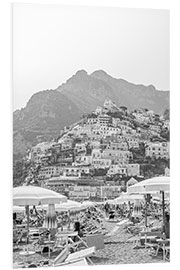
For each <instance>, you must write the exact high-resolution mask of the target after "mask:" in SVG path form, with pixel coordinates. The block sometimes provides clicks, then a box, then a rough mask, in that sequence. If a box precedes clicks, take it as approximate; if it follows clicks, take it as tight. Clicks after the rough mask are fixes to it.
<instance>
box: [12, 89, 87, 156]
mask: <svg viewBox="0 0 180 270" xmlns="http://www.w3.org/2000/svg"><path fill="white" fill-rule="evenodd" d="M81 114H82V111H81V110H80V109H79V108H78V107H77V106H76V105H75V104H74V103H73V102H72V101H71V100H69V99H68V98H67V97H66V96H64V95H63V94H61V93H59V92H57V91H55V90H46V91H41V92H38V93H36V94H34V95H33V96H32V97H31V98H30V100H29V101H28V103H27V105H26V107H25V108H23V109H21V110H17V111H15V112H14V115H13V127H14V138H13V140H14V154H18V153H22V154H23V153H24V151H25V149H26V148H27V146H30V145H32V144H33V143H37V140H38V138H39V135H41V136H43V138H44V139H48V138H49V139H51V138H53V136H57V135H58V134H59V132H60V130H61V129H62V128H63V127H64V126H67V125H69V124H72V123H74V122H75V121H77V120H79V118H80V116H81ZM20 144H21V146H20Z"/></svg>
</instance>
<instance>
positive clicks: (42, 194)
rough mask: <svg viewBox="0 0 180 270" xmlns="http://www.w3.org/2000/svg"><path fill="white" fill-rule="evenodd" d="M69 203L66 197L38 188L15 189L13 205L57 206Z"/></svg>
mask: <svg viewBox="0 0 180 270" xmlns="http://www.w3.org/2000/svg"><path fill="white" fill-rule="evenodd" d="M65 201H67V198H66V196H64V195H61V194H59V193H57V192H55V191H52V190H50V189H46V188H41V187H37V186H19V187H15V188H13V205H19V206H21V205H24V206H25V205H39V204H55V203H60V202H65Z"/></svg>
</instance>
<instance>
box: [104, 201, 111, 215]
mask: <svg viewBox="0 0 180 270" xmlns="http://www.w3.org/2000/svg"><path fill="white" fill-rule="evenodd" d="M109 208H110V206H109V204H108V202H106V203H105V205H104V210H105V213H106V216H108V214H109Z"/></svg>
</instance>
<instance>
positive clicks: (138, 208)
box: [132, 199, 142, 218]
mask: <svg viewBox="0 0 180 270" xmlns="http://www.w3.org/2000/svg"><path fill="white" fill-rule="evenodd" d="M141 210H142V206H141V203H140V200H138V199H137V200H135V203H134V208H133V213H132V216H133V217H135V218H140V217H141V216H142V211H141Z"/></svg>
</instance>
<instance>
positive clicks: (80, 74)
mask: <svg viewBox="0 0 180 270" xmlns="http://www.w3.org/2000/svg"><path fill="white" fill-rule="evenodd" d="M87 75H88V73H87V71H86V70H84V69H81V70H78V71H77V72H76V74H75V76H80V77H83V76H87Z"/></svg>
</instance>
